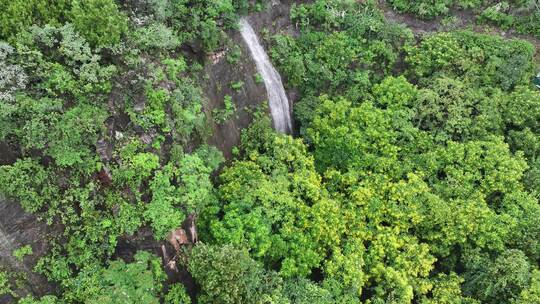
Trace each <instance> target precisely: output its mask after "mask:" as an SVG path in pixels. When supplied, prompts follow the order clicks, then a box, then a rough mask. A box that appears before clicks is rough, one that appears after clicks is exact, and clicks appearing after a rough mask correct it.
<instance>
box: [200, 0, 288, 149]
mask: <svg viewBox="0 0 540 304" xmlns="http://www.w3.org/2000/svg"><path fill="white" fill-rule="evenodd" d="M289 13H290V3H289V2H287V1H283V2H282V3H281V4H277V5H271V4H269V7H268V9H267V10H265V11H262V12H257V13H253V14H251V15H250V16H249V17H248V20H249V22H250V24H251V25H252V26H253V28H254V29H255V31H257V33H258V34H259V39H260V41H261V43H262V44H263V45H264V46H265V47H268V45H267V43H266V41H265V39H266V38H269V37H271V36H272V35H275V34H277V33H289V34H294V32H295V31H294V28H293V27H292V25H291V22H290V18H289ZM228 36H229V38H230V39H231V41H232V43H233V44H234V45H236V46H239V47H240V49H241V51H242V56H241V57H240V60H239V61H238V62H236V63H229V62H228V61H227V55H228V52H230V51H231V50H230V49H225V50H222V51H221V52H216V53H214V54H210V56H209V57H208V59H207V60H206V64H205V70H204V73H205V74H206V75H207V77H208V78H207V80H205V81H203V84H202V86H203V88H204V93H205V95H206V97H207V98H208V102H209V103H208V107H207V113H208V114H210V113H211V111H212V109H213V108H223V107H224V104H223V100H224V98H225V96H227V95H229V96H231V97H232V100H233V102H234V104H235V105H236V108H237V111H236V113H235V115H234V116H233V117H232V118H231V119H230V120H228V121H226V122H225V123H222V124H218V123H215V122H212V136H211V137H210V139H209V140H208V143H209V144H210V145H214V146H216V147H217V148H219V149H220V150H221V151H222V152H223V154H224V156H225V157H226V158H227V159H230V158H231V150H232V148H233V147H234V146H236V145H238V143H239V141H240V133H241V130H242V129H244V128H246V127H247V126H248V125H249V124H250V122H251V121H252V115H251V114H250V113H251V111H250V109H255V108H257V107H259V106H260V105H261V104H262V103H265V102H267V100H268V97H267V93H266V89H265V87H264V84H263V83H262V82H257V80H256V75H257V69H256V66H255V62H254V61H253V59H252V58H251V56H250V53H249V49H248V48H247V46H246V44H245V43H244V41H243V40H242V37H241V36H240V33H239V32H238V31H230V32H229V33H228ZM267 51H268V50H267ZM239 81H241V82H243V86H242V88H241V89H239V90H234V89H232V88H231V87H230V84H231V83H234V82H239ZM287 93H288V95H289V96H288V97H289V102H291V108H292V103H293V102H294V100H295V99H296V97H295V96H296V92H295V90H294V89H291V90H289V91H288V92H287Z"/></svg>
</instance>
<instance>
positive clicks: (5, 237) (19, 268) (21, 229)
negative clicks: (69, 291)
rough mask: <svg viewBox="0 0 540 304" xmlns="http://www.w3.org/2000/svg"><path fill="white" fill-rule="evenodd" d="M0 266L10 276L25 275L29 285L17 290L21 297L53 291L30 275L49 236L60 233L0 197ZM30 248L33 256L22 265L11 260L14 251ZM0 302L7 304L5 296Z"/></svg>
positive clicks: (43, 250)
mask: <svg viewBox="0 0 540 304" xmlns="http://www.w3.org/2000/svg"><path fill="white" fill-rule="evenodd" d="M0 215H1V217H0V265H2V267H3V269H4V270H6V271H8V272H10V273H19V274H23V275H25V276H26V277H27V278H28V280H27V283H28V285H26V286H22V288H21V290H18V292H19V293H21V294H30V293H31V294H34V295H38V296H39V295H44V294H46V293H50V292H51V291H53V290H54V286H53V285H52V284H50V283H49V282H47V280H46V279H45V277H43V276H41V275H39V274H36V273H34V272H32V268H33V267H34V265H35V264H36V262H37V260H38V259H39V257H40V256H42V255H44V254H45V252H47V250H48V240H47V236H48V235H54V234H55V233H59V231H58V228H59V227H54V226H47V225H45V224H44V223H41V222H39V221H38V220H37V219H36V217H35V216H33V215H31V214H28V213H26V212H24V210H23V209H22V208H21V206H20V205H19V204H17V203H14V202H10V201H8V200H5V199H3V198H1V197H0ZM25 245H30V246H32V251H33V254H32V255H29V256H26V257H25V258H24V260H23V261H22V262H21V261H19V260H17V259H16V258H15V257H13V251H14V250H16V249H18V248H20V247H22V246H25ZM0 303H10V299H9V298H8V297H4V298H2V297H0Z"/></svg>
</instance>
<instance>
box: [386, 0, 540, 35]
mask: <svg viewBox="0 0 540 304" xmlns="http://www.w3.org/2000/svg"><path fill="white" fill-rule="evenodd" d="M388 3H389V5H390V6H391V7H392V8H393V9H395V10H397V11H398V12H402V13H404V12H406V13H411V14H414V15H416V16H418V17H419V18H421V19H434V18H436V17H438V16H445V15H452V14H456V11H460V10H464V11H471V12H472V13H473V15H474V18H475V20H472V21H477V22H478V23H480V24H484V23H488V24H493V25H496V26H499V27H501V28H502V29H503V30H508V29H514V30H516V31H517V32H519V33H522V34H531V35H533V36H535V37H537V38H540V6H539V3H538V1H537V0H513V1H494V0H388ZM456 15H459V14H456Z"/></svg>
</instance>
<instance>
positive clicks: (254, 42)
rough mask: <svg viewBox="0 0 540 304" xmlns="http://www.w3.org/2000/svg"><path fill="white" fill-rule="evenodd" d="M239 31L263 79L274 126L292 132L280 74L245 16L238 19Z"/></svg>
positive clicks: (283, 131)
mask: <svg viewBox="0 0 540 304" xmlns="http://www.w3.org/2000/svg"><path fill="white" fill-rule="evenodd" d="M240 33H241V34H242V38H243V39H244V41H245V42H246V44H247V46H248V48H249V51H250V53H251V56H252V57H253V60H254V61H255V64H256V66H257V71H258V72H259V74H260V75H261V76H262V78H263V80H264V86H265V87H266V92H267V95H268V104H269V106H270V114H272V120H273V121H274V128H275V129H276V130H277V131H278V132H281V133H292V130H293V128H292V121H291V112H290V110H289V100H288V99H287V95H286V94H285V89H284V88H283V83H282V82H281V76H280V75H279V73H278V72H277V71H276V69H275V68H274V66H272V63H270V59H269V58H268V55H267V54H266V52H265V51H264V48H263V47H262V45H261V44H260V42H259V38H258V37H257V34H255V31H254V30H253V28H252V27H251V25H250V24H249V22H248V21H247V20H246V19H245V18H242V19H240Z"/></svg>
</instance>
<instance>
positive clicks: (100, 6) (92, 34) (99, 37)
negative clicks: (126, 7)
mask: <svg viewBox="0 0 540 304" xmlns="http://www.w3.org/2000/svg"><path fill="white" fill-rule="evenodd" d="M70 20H71V22H72V23H73V25H74V26H75V28H76V29H77V31H78V32H79V33H81V34H82V35H83V36H84V37H85V38H86V40H88V42H90V43H91V44H92V45H94V46H96V47H104V46H112V45H115V44H117V43H118V42H120V38H121V36H122V35H123V34H124V32H126V30H127V18H126V16H124V14H123V13H121V12H120V11H119V10H118V6H117V5H116V3H115V2H114V0H73V3H72V8H71V12H70Z"/></svg>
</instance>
